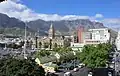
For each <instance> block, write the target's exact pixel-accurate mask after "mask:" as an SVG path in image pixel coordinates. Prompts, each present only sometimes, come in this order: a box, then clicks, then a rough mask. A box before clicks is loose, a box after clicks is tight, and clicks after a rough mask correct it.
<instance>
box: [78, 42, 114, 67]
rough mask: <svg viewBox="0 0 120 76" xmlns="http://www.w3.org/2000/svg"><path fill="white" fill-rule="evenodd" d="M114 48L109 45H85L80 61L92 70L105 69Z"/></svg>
mask: <svg viewBox="0 0 120 76" xmlns="http://www.w3.org/2000/svg"><path fill="white" fill-rule="evenodd" d="M111 48H112V46H111V45H110V44H108V43H106V44H105V43H104V44H98V45H85V46H84V47H83V50H82V53H81V54H80V56H79V58H80V60H81V61H82V62H83V63H85V64H86V66H87V67H90V68H98V67H105V66H106V64H107V62H106V61H107V59H108V54H109V51H110V49H111Z"/></svg>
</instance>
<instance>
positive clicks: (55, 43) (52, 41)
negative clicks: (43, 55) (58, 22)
mask: <svg viewBox="0 0 120 76" xmlns="http://www.w3.org/2000/svg"><path fill="white" fill-rule="evenodd" d="M66 42H67V43H70V42H69V37H65V36H56V35H55V29H54V26H53V25H52V24H51V26H50V29H49V31H48V36H46V37H42V38H38V47H41V48H49V49H52V48H54V47H63V46H65V43H66Z"/></svg>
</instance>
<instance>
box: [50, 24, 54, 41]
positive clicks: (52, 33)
mask: <svg viewBox="0 0 120 76" xmlns="http://www.w3.org/2000/svg"><path fill="white" fill-rule="evenodd" d="M54 37H55V30H54V26H53V24H52V23H51V25H50V29H49V38H51V39H53V38H54Z"/></svg>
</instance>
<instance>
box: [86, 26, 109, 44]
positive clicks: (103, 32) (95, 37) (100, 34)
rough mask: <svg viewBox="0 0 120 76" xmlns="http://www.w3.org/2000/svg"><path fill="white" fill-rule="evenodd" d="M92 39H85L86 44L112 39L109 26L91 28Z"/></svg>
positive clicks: (105, 41)
mask: <svg viewBox="0 0 120 76" xmlns="http://www.w3.org/2000/svg"><path fill="white" fill-rule="evenodd" d="M88 32H90V34H91V35H90V36H91V37H90V39H85V44H100V43H107V42H108V41H109V40H110V32H109V29H108V28H100V29H89V30H88Z"/></svg>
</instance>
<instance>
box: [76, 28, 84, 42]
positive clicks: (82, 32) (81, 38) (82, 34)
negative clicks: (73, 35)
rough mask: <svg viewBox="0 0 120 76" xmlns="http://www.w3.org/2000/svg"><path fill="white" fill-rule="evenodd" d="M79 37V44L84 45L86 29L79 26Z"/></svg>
mask: <svg viewBox="0 0 120 76" xmlns="http://www.w3.org/2000/svg"><path fill="white" fill-rule="evenodd" d="M77 35H78V43H83V42H84V27H83V26H79V27H78V28H77Z"/></svg>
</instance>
